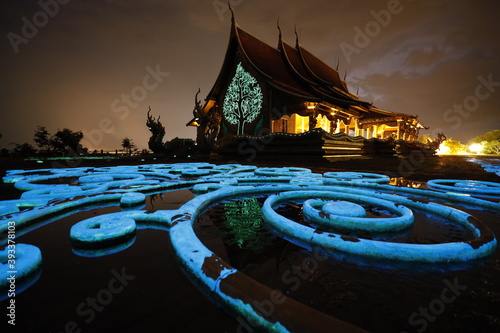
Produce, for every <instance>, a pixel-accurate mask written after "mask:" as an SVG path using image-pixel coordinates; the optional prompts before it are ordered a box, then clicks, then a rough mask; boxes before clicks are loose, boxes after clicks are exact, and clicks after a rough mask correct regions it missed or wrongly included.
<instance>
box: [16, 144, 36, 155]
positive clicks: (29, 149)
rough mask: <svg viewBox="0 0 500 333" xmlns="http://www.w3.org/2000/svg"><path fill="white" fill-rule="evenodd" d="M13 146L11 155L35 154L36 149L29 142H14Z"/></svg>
mask: <svg viewBox="0 0 500 333" xmlns="http://www.w3.org/2000/svg"><path fill="white" fill-rule="evenodd" d="M14 145H15V147H14V148H13V149H12V155H14V156H19V157H31V156H35V155H36V149H35V147H33V145H31V144H29V143H21V144H19V143H14Z"/></svg>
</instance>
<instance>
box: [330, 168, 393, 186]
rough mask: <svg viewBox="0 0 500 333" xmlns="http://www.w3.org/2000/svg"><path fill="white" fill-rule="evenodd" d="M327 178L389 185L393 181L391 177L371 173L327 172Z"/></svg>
mask: <svg viewBox="0 0 500 333" xmlns="http://www.w3.org/2000/svg"><path fill="white" fill-rule="evenodd" d="M323 176H324V177H325V178H333V179H334V180H335V181H338V182H355V183H356V182H370V183H379V184H388V183H389V181H390V180H391V179H390V178H389V176H386V175H381V174H378V173H369V172H350V171H346V172H325V173H324V174H323Z"/></svg>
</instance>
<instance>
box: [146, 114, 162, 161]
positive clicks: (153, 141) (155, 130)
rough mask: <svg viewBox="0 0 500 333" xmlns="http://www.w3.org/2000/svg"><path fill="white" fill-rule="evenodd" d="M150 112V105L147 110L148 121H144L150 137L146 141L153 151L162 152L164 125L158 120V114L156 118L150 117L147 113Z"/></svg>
mask: <svg viewBox="0 0 500 333" xmlns="http://www.w3.org/2000/svg"><path fill="white" fill-rule="evenodd" d="M150 112H151V107H149V110H148V121H147V122H146V126H148V129H149V131H150V132H151V137H150V138H149V141H148V147H149V149H150V150H151V151H152V152H153V153H155V154H159V153H162V152H163V151H164V149H165V147H164V144H163V137H164V136H165V126H163V125H162V123H161V122H160V116H158V119H155V118H154V117H152V116H151V115H150V114H149V113H150Z"/></svg>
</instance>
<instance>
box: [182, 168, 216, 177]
mask: <svg viewBox="0 0 500 333" xmlns="http://www.w3.org/2000/svg"><path fill="white" fill-rule="evenodd" d="M211 173H212V170H211V169H184V170H182V172H181V174H182V175H183V176H188V177H199V176H208V175H209V174H211Z"/></svg>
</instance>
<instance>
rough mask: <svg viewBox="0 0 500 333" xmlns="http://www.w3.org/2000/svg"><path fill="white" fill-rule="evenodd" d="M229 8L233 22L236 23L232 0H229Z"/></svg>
mask: <svg viewBox="0 0 500 333" xmlns="http://www.w3.org/2000/svg"><path fill="white" fill-rule="evenodd" d="M227 6H228V7H229V11H230V12H231V22H233V23H234V12H233V8H232V7H231V0H227Z"/></svg>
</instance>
